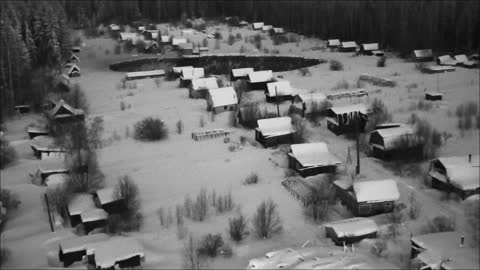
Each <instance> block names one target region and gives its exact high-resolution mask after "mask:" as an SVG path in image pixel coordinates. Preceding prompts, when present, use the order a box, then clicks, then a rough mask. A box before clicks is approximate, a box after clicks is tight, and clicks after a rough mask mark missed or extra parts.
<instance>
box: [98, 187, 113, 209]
mask: <svg viewBox="0 0 480 270" xmlns="http://www.w3.org/2000/svg"><path fill="white" fill-rule="evenodd" d="M96 193H97V196H98V200H99V201H100V203H101V204H102V205H103V204H107V203H111V202H113V201H116V199H115V188H113V187H109V188H102V189H99V190H97V192H96Z"/></svg>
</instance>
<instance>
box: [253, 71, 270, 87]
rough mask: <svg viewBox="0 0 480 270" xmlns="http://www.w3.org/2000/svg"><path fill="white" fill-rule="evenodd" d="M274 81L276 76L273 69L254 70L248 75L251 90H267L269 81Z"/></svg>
mask: <svg viewBox="0 0 480 270" xmlns="http://www.w3.org/2000/svg"><path fill="white" fill-rule="evenodd" d="M273 81H274V78H273V73H272V71H271V70H262V71H254V72H250V73H248V75H247V82H248V89H249V90H266V89H267V83H269V82H273Z"/></svg>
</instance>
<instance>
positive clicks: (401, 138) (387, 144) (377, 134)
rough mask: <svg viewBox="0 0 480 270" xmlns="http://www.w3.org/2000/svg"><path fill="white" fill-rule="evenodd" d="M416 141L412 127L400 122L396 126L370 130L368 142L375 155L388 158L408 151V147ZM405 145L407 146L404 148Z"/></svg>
mask: <svg viewBox="0 0 480 270" xmlns="http://www.w3.org/2000/svg"><path fill="white" fill-rule="evenodd" d="M416 142H417V136H416V135H415V131H414V130H413V128H412V127H411V126H409V125H404V124H400V125H398V126H396V127H390V128H380V129H376V130H374V131H372V132H371V133H370V139H369V142H368V144H369V145H370V147H371V150H372V153H373V155H374V156H375V157H378V158H384V159H389V158H392V157H395V156H396V155H397V154H398V153H408V152H409V150H410V148H411V147H412V146H415V145H416ZM400 147H403V148H400ZM405 147H407V148H406V149H405ZM409 147H410V148H409Z"/></svg>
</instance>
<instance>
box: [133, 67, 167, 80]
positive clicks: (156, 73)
mask: <svg viewBox="0 0 480 270" xmlns="http://www.w3.org/2000/svg"><path fill="white" fill-rule="evenodd" d="M164 75H165V71H164V70H162V69H157V70H148V71H136V72H128V73H127V74H125V79H126V80H127V81H130V80H139V79H145V78H157V77H161V76H164Z"/></svg>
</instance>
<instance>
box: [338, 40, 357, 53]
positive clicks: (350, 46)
mask: <svg viewBox="0 0 480 270" xmlns="http://www.w3.org/2000/svg"><path fill="white" fill-rule="evenodd" d="M357 47H358V45H357V43H356V42H355V41H345V42H342V44H341V45H340V46H339V47H338V49H339V50H340V51H341V52H354V51H356V50H357Z"/></svg>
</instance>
